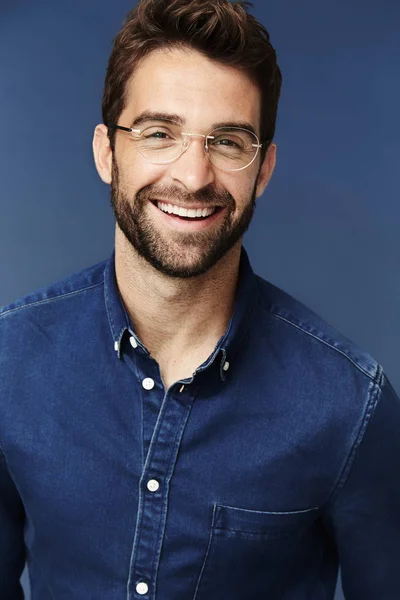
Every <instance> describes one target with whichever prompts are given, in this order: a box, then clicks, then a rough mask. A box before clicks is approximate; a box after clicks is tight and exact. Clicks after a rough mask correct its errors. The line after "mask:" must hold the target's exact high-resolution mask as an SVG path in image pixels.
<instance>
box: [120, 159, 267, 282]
mask: <svg viewBox="0 0 400 600" xmlns="http://www.w3.org/2000/svg"><path fill="white" fill-rule="evenodd" d="M152 198H163V199H166V200H168V199H172V198H173V199H175V201H181V202H184V203H185V204H186V205H189V204H190V203H192V204H195V203H199V202H201V204H203V205H205V206H215V205H220V206H223V207H224V209H225V215H224V216H223V217H222V221H221V223H220V225H219V226H218V227H215V226H213V227H211V228H210V229H209V230H204V231H195V232H192V233H191V232H185V233H183V232H180V231H176V232H166V233H168V234H169V238H170V239H168V238H167V235H165V236H163V235H162V231H160V229H159V228H157V227H155V226H154V223H153V221H152V219H151V217H149V216H148V211H147V208H146V205H147V203H148V202H149V201H150V199H152ZM235 205H236V203H235V200H234V198H233V196H232V195H231V194H230V193H229V192H227V191H226V190H225V191H219V190H216V189H214V188H213V187H212V186H207V187H204V188H203V189H201V190H199V192H197V193H196V194H192V195H190V194H186V193H185V192H183V191H182V190H180V189H179V188H177V187H173V186H169V187H166V186H156V185H149V186H146V187H144V188H142V189H140V190H139V191H138V192H137V193H136V195H135V196H134V198H133V199H131V198H129V197H128V195H127V194H126V193H125V192H124V191H123V190H122V189H121V185H120V181H119V171H118V165H117V164H116V162H115V160H114V158H113V165H112V183H111V206H112V209H113V212H114V216H115V219H116V221H117V224H118V226H119V228H120V229H121V231H122V232H123V234H124V235H125V237H126V239H127V240H128V242H129V243H130V244H131V246H132V247H133V248H134V249H135V250H136V252H137V253H138V254H139V255H140V256H141V257H142V258H144V259H145V260H146V261H147V262H149V263H150V264H151V265H152V266H153V267H154V268H155V269H157V271H159V272H160V273H162V274H164V275H166V276H169V277H176V278H181V279H188V278H191V277H198V276H200V275H203V274H204V273H206V272H207V271H209V270H210V269H211V268H212V267H213V266H214V265H215V264H216V263H217V262H218V261H219V260H220V259H221V258H222V257H223V256H225V254H226V253H227V252H228V251H229V250H230V249H231V248H232V247H233V246H234V245H235V244H236V243H237V242H238V241H239V240H240V239H241V238H242V237H243V235H244V234H245V232H246V231H247V229H248V228H249V226H250V223H251V221H252V218H253V215H254V210H255V207H256V185H255V186H254V189H253V192H252V194H251V197H250V198H249V202H248V203H247V204H246V207H245V209H244V210H243V212H242V214H241V215H240V218H239V219H238V220H237V221H236V222H234V221H233V214H234V209H235ZM220 218H221V217H220Z"/></svg>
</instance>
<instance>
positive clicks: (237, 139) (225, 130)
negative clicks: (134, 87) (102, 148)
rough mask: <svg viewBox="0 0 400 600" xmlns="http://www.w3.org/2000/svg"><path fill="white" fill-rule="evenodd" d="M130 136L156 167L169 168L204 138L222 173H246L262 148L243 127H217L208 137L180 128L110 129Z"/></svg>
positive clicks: (211, 158) (155, 126) (250, 132)
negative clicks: (191, 146) (191, 144)
mask: <svg viewBox="0 0 400 600" xmlns="http://www.w3.org/2000/svg"><path fill="white" fill-rule="evenodd" d="M108 127H109V128H110V129H119V130H121V131H125V132H127V133H129V135H130V137H131V139H132V140H133V141H134V142H135V144H136V145H137V149H138V151H139V152H140V154H141V155H142V156H144V158H146V159H147V160H148V161H150V162H151V163H152V164H155V165H167V164H169V163H173V162H174V161H176V160H178V158H180V157H181V156H182V154H183V153H184V152H186V150H187V149H188V148H189V146H190V143H191V140H192V139H193V138H195V137H202V138H204V152H205V154H206V156H207V157H208V159H209V160H210V161H211V162H212V164H213V165H215V166H216V167H217V168H218V169H221V170H222V171H242V170H243V169H247V167H249V166H250V165H251V164H252V163H253V162H254V161H255V160H256V158H257V156H258V153H259V152H260V149H261V148H262V144H260V140H259V139H258V137H257V135H256V134H255V133H253V132H252V131H249V130H248V129H242V128H241V127H217V128H216V129H213V130H212V131H210V133H208V134H207V135H204V134H202V133H187V132H184V131H182V128H181V126H180V125H178V124H174V123H168V124H164V125H150V126H147V127H145V128H144V129H132V128H130V127H123V126H122V125H113V124H112V125H108Z"/></svg>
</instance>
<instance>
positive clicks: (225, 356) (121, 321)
mask: <svg viewBox="0 0 400 600" xmlns="http://www.w3.org/2000/svg"><path fill="white" fill-rule="evenodd" d="M257 298H258V286H257V277H256V275H255V274H254V272H253V269H252V267H251V265H250V261H249V257H248V254H247V252H246V250H245V249H244V248H243V247H242V250H241V255H240V265H239V279H238V285H237V289H236V299H235V304H234V312H233V315H232V318H231V320H230V322H229V325H228V327H227V329H226V332H225V333H224V335H223V336H222V337H221V338H220V340H219V341H218V343H217V345H216V347H215V350H214V352H213V354H212V355H211V356H210V358H209V359H208V360H207V361H206V362H205V363H204V364H203V365H201V367H200V368H199V369H198V370H197V371H198V372H200V371H204V370H205V369H206V368H208V367H209V366H210V365H211V364H212V363H213V362H214V361H215V360H217V359H218V357H220V358H221V361H220V376H221V379H222V380H225V378H226V371H227V369H228V368H231V367H233V365H231V362H232V360H233V359H234V358H235V356H236V353H237V351H238V349H239V348H240V346H241V344H242V343H243V339H244V336H245V334H246V331H247V330H248V327H249V324H250V322H251V319H252V316H253V311H254V308H255V306H256V304H257ZM104 300H105V306H106V311H107V316H108V322H109V325H110V329H111V335H112V339H113V342H112V343H113V344H114V349H115V352H116V355H117V356H118V358H121V346H122V338H123V337H124V334H125V332H126V331H128V332H129V333H130V335H131V336H135V337H136V339H137V336H136V334H135V331H134V328H133V325H132V323H131V321H130V318H129V315H128V313H127V311H126V309H125V306H124V304H123V302H122V298H121V295H120V293H119V290H118V285H117V280H116V275H115V250H114V251H113V252H112V255H111V257H110V258H109V260H108V261H107V262H106V266H105V271H104ZM137 341H138V345H139V346H140V347H141V348H142V350H144V351H145V352H146V353H148V352H147V350H146V349H145V348H144V346H142V344H141V343H140V340H138V339H137Z"/></svg>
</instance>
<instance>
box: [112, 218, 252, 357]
mask: <svg viewBox="0 0 400 600" xmlns="http://www.w3.org/2000/svg"><path fill="white" fill-rule="evenodd" d="M240 250H241V241H240V243H238V244H237V245H235V246H234V247H233V248H232V249H231V250H230V251H229V252H228V253H227V254H226V255H225V256H224V257H223V258H222V259H221V260H220V261H219V262H218V263H217V264H216V265H215V266H214V267H213V268H212V269H210V270H209V271H208V272H207V273H205V274H204V275H201V276H199V277H194V278H190V279H178V278H173V277H168V276H165V275H163V274H162V273H160V272H159V271H157V270H156V269H155V268H154V267H152V266H151V265H150V264H149V263H148V262H147V261H146V260H144V259H143V258H142V257H141V256H139V255H138V254H137V252H136V251H135V250H134V249H133V248H132V246H131V245H130V244H129V242H128V241H127V240H126V238H125V236H124V235H123V233H122V232H121V231H120V230H119V228H118V227H117V229H116V244H115V269H116V277H117V283H118V288H119V291H120V294H121V297H122V300H123V302H124V305H125V308H126V310H127V312H128V314H129V316H130V318H131V321H132V323H133V325H134V328H135V332H136V333H137V335H138V337H139V339H140V341H141V342H142V343H143V344H144V345H145V346H146V348H147V349H148V350H149V352H150V353H151V355H152V356H153V358H155V359H156V360H159V359H160V358H161V357H163V356H165V357H167V356H170V357H172V356H174V355H175V356H177V357H180V356H188V355H191V356H193V355H194V354H195V353H197V355H198V356H199V353H200V354H201V351H202V350H204V351H207V352H209V353H211V352H212V350H213V348H214V347H215V345H216V343H217V342H218V340H219V338H220V337H221V336H222V335H223V334H224V333H225V331H226V328H227V326H228V323H229V321H230V319H231V316H232V314H233V306H234V301H235V293H236V286H237V280H238V273H239V261H240ZM207 352H206V354H205V356H204V360H206V359H207V357H208V355H209V354H207ZM171 361H172V358H171Z"/></svg>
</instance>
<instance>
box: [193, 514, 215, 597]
mask: <svg viewBox="0 0 400 600" xmlns="http://www.w3.org/2000/svg"><path fill="white" fill-rule="evenodd" d="M216 510H217V505H216V504H214V508H213V515H212V521H211V530H210V537H209V539H208V546H207V551H206V555H205V557H204V560H203V564H202V566H201V571H200V575H199V578H198V580H197V585H196V589H195V591H194V596H193V600H196V598H197V592H198V591H199V587H200V583H201V580H202V577H203V572H204V569H205V566H206V564H207V558H208V554H209V552H210V548H211V542H212V539H213V534H214V525H215V521H216V519H215V515H216Z"/></svg>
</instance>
